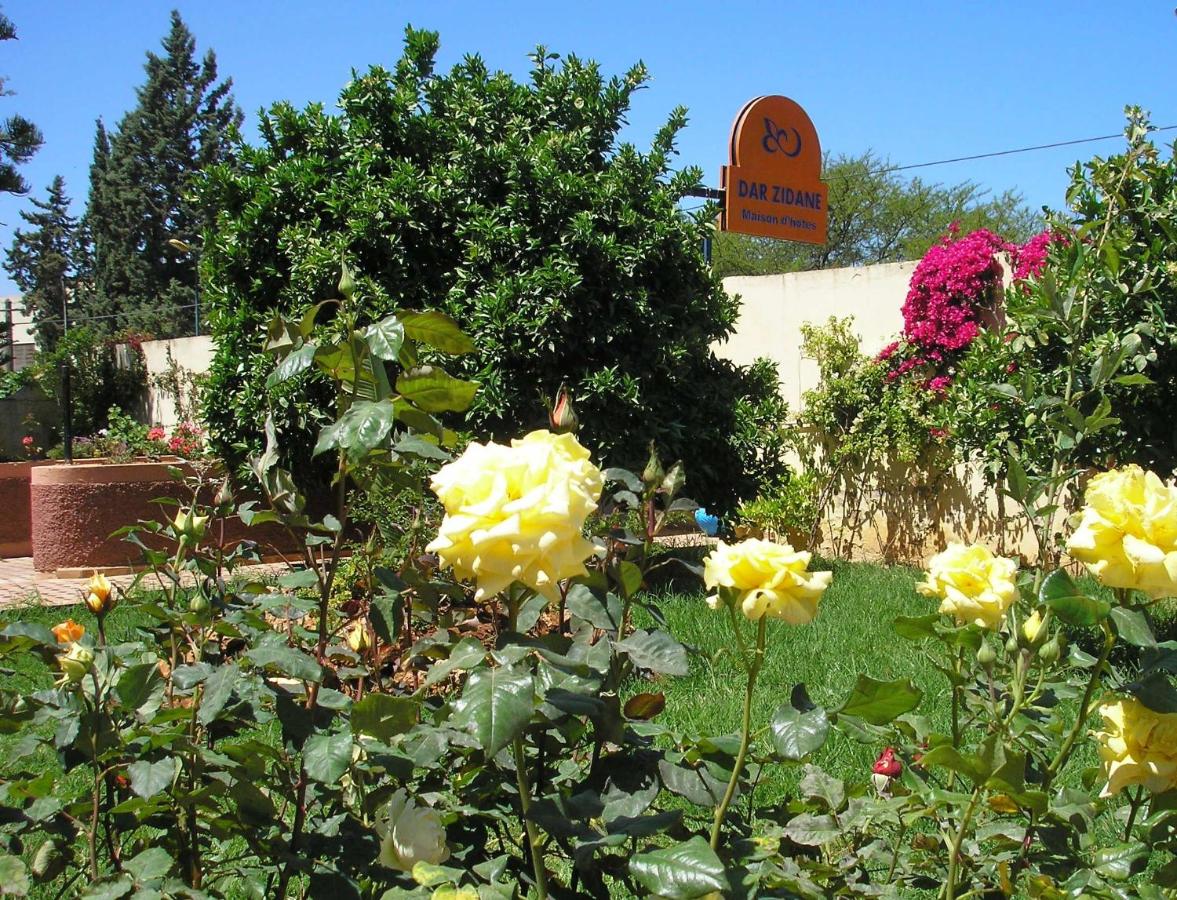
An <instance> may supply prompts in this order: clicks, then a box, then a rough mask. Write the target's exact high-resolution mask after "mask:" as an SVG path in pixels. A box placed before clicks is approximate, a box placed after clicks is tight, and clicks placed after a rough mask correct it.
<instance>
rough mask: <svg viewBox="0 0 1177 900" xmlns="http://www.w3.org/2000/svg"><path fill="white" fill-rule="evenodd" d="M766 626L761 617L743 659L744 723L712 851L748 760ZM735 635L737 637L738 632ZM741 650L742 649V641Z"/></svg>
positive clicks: (713, 829)
mask: <svg viewBox="0 0 1177 900" xmlns="http://www.w3.org/2000/svg"><path fill="white" fill-rule="evenodd" d="M729 609H730V607H729ZM733 617H734V613H733ZM733 624H734V618H733ZM766 626H767V618H766V617H765V616H761V617H760V619H759V620H758V621H757V623H756V649H755V650H754V651H753V656H752V659H751V660H750V661H748V660H747V658H746V657H745V665H746V666H747V668H748V688H747V691H746V692H745V694H744V721H743V727H742V729H741V732H740V749H739V752H738V753H737V754H736V764H735V766H734V767H733V768H732V777H731V780H729V781H728V783H727V790H726V791H725V792H724V795H723V800H721V801H720V804H719V806H718V807H716V809H715V821H714V822H712V824H711V849H712V850H717V849H718V848H719V836H720V831H721V830H722V829H723V818H724V816H726V815H727V809H728V807H729V806H731V802H732V797H734V796H735V793H736V788H737V787H738V786H739V783H740V775H741V774H742V773H743V771H744V761H745V760H746V759H747V758H748V745H749V744H751V742H752V692H753V691H754V690H755V689H756V678H757V676H759V675H760V667H761V666H762V665H763V664H764V635H765V628H766ZM736 635H737V637H739V631H738V630H737V632H736ZM741 649H743V642H742V640H741Z"/></svg>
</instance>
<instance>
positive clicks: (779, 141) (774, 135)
mask: <svg viewBox="0 0 1177 900" xmlns="http://www.w3.org/2000/svg"><path fill="white" fill-rule="evenodd" d="M790 131H791V132H793V139H792V140H791V141H790V140H789V132H790ZM760 145H761V146H762V147H764V152H765V153H783V154H784V155H785V156H787V157H789V158H790V159H793V158H794V157H796V156H797V155H798V154H799V153H800V152H801V132H799V131H798V130H797V129H796V128H781V127H780V126H778V125H777V123H776V122H774V121H773V120H772V119H770V118H769V117H768V116H765V117H764V138H763V139H762V140H761V141H760ZM790 147H791V148H792V149H790Z"/></svg>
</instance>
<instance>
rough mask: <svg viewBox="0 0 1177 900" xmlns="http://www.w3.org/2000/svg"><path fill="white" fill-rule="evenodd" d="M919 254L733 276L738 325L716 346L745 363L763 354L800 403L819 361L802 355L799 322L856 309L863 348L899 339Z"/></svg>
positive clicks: (727, 284)
mask: <svg viewBox="0 0 1177 900" xmlns="http://www.w3.org/2000/svg"><path fill="white" fill-rule="evenodd" d="M915 266H916V264H915V263H914V262H902V263H886V264H884V265H878V266H861V267H858V268H852V269H821V270H818V271H815V272H793V273H790V274H788V275H755V276H735V277H732V278H725V279H724V280H723V286H724V289H725V290H727V292H728V293H729V294H733V295H738V296H739V298H740V318H739V320H738V321H737V322H736V333H735V334H734V335H732V337H731V338H729V339H728V340H727V342H726V343H723V344H719V345H718V346H716V348H715V352H716V353H717V354H718V355H719V356H722V357H725V358H727V359H730V360H731V361H732V362H735V363H739V364H741V365H747V364H749V363H751V362H752V361H753V360H755V359H756V358H757V357H760V356H766V357H768V358H769V359H772V360H774V361H775V362H776V363H777V365H778V366H779V368H780V376H781V390H782V393H783V395H784V398H785V399H786V400H787V401H788V402H789V408H790V409H792V410H796V409H798V408H799V407H800V405H801V394H802V393H803V392H804V391H807V390H810V389H811V388H813V387H815V386H816V385H817V365H816V364H815V363H814V361H813V360H811V359H806V358H803V357H802V356H801V325H802V324H804V323H806V322H809V323H812V324H814V325H824V324H825V323H826V321H827V320H828V319H829V318H830V316H837V317H838V318H845V317H847V316H853V317H854V330H855V331H856V332H857V333H858V336H859V337H860V338H862V350H863V352H864V353H869V354H873V353H876V352H878V351H879V350H881V349H882V348H883V347H885V346H886V345H887V344H888V343H890V342H891V341H893V340H895V338H896V337H897V336H898V334H899V331H900V329H901V328H902V327H903V316H902V314H901V312H900V310H901V308H902V307H903V300H904V298H905V297H906V296H907V286H908V282H909V281H910V280H911V273H912V271H913V270H914V269H915Z"/></svg>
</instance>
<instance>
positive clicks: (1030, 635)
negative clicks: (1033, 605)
mask: <svg viewBox="0 0 1177 900" xmlns="http://www.w3.org/2000/svg"><path fill="white" fill-rule="evenodd" d="M1041 630H1042V616H1040V615H1039V614H1038V610H1034V612H1033V614H1032V615H1031V616H1030V618H1028V619H1026V621H1025V622H1023V623H1022V634H1023V635H1025V637H1026V640H1027V641H1028V642H1029V643H1031V644H1033V643H1034V642H1035V641H1036V640H1038V633H1039V632H1040V631H1041Z"/></svg>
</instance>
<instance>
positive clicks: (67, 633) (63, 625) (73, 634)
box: [49, 619, 86, 644]
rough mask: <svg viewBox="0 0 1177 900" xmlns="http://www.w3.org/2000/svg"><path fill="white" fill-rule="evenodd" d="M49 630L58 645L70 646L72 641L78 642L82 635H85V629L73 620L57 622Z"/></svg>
mask: <svg viewBox="0 0 1177 900" xmlns="http://www.w3.org/2000/svg"><path fill="white" fill-rule="evenodd" d="M49 630H50V631H52V632H53V636H54V637H55V638H57V643H59V644H72V643H73V642H74V641H80V640H81V639H82V635H84V634H85V633H86V629H85V628H84V627H82V626H81V625H79V624H78V623H77V622H75V621H74V620H73V619H66V620H65V621H64V622H58V623H57V624H56V625H54V626H53V627H52V628H51V629H49Z"/></svg>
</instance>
